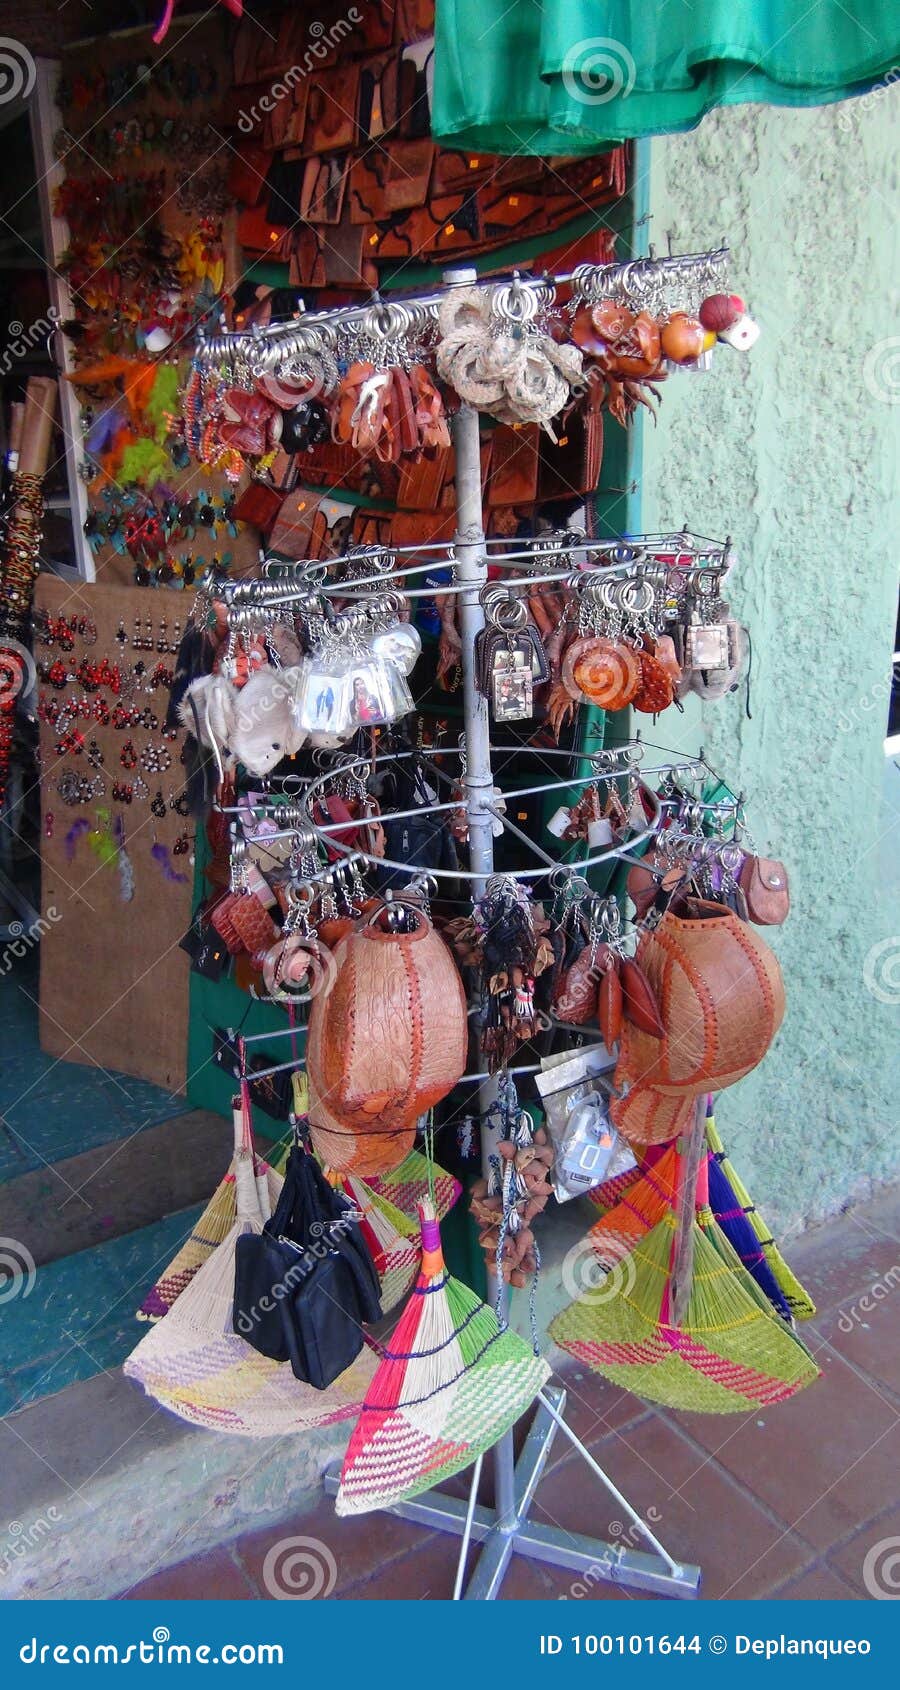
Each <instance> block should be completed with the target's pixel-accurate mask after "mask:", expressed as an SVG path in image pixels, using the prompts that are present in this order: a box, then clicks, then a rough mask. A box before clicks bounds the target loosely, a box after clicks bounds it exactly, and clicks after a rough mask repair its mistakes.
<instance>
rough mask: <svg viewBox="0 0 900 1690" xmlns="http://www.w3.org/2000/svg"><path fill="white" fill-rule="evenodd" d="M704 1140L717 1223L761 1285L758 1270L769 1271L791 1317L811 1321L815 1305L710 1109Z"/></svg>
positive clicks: (712, 1206)
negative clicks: (727, 1148) (731, 1156)
mask: <svg viewBox="0 0 900 1690" xmlns="http://www.w3.org/2000/svg"><path fill="white" fill-rule="evenodd" d="M706 1142H707V1144H708V1146H709V1151H710V1159H709V1196H710V1208H711V1209H712V1212H713V1214H714V1215H715V1217H716V1220H717V1221H718V1223H719V1226H720V1227H721V1228H722V1231H723V1232H724V1233H725V1236H726V1237H727V1238H728V1239H729V1242H730V1243H731V1244H732V1245H733V1246H734V1248H735V1250H736V1251H737V1253H738V1255H739V1256H740V1259H741V1261H742V1262H743V1264H744V1267H745V1268H747V1269H748V1270H749V1272H750V1273H752V1274H753V1276H754V1278H756V1279H757V1280H758V1281H759V1283H760V1284H763V1276H762V1272H761V1270H762V1269H766V1270H768V1272H769V1274H770V1275H771V1277H772V1279H773V1280H774V1282H775V1285H776V1286H777V1288H778V1290H779V1292H780V1293H781V1297H782V1298H783V1300H784V1303H785V1305H786V1307H787V1310H788V1311H789V1313H790V1314H791V1315H793V1317H794V1319H795V1320H810V1319H811V1318H812V1316H813V1315H814V1314H815V1312H816V1305H815V1303H814V1302H813V1300H812V1298H811V1297H810V1295H809V1293H808V1291H806V1290H804V1287H803V1286H802V1285H801V1284H800V1281H799V1279H797V1277H796V1275H795V1274H794V1273H792V1271H791V1269H790V1268H789V1267H788V1264H787V1262H786V1261H785V1259H784V1257H783V1256H782V1254H781V1251H780V1250H779V1249H778V1246H777V1244H776V1243H775V1240H774V1238H773V1237H772V1234H771V1233H770V1231H769V1229H768V1227H767V1226H766V1223H765V1221H764V1220H763V1218H762V1216H761V1215H760V1213H759V1210H758V1209H757V1207H756V1205H755V1203H754V1202H753V1199H752V1198H751V1196H750V1194H749V1192H748V1191H747V1188H746V1186H745V1185H744V1183H743V1181H742V1180H741V1179H740V1177H739V1175H738V1174H737V1173H736V1172H735V1169H734V1167H733V1165H732V1163H731V1162H730V1161H729V1159H728V1156H727V1154H726V1151H725V1146H724V1145H723V1143H722V1140H721V1139H720V1137H719V1134H718V1132H717V1130H716V1123H715V1117H714V1115H713V1113H712V1111H711V1110H709V1111H708V1113H707V1117H706ZM741 1222H743V1227H742V1226H741ZM746 1229H749V1232H748V1230H746ZM773 1300H774V1299H773Z"/></svg>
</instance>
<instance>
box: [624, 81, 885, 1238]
mask: <svg viewBox="0 0 900 1690" xmlns="http://www.w3.org/2000/svg"><path fill="white" fill-rule="evenodd" d="M898 114H900V100H898V97H897V95H896V93H894V94H885V95H884V96H883V97H880V98H878V99H872V100H870V101H869V102H868V104H867V107H866V108H863V107H861V106H860V103H859V102H848V103H847V104H846V105H841V106H831V107H827V108H823V109H820V110H811V111H796V112H791V111H783V110H769V109H766V110H762V109H759V108H756V107H741V108H736V109H735V108H732V109H730V110H727V111H724V112H721V113H716V114H713V115H712V116H711V117H708V118H706V119H705V120H704V122H703V124H702V125H701V126H700V129H699V130H697V131H695V133H694V134H692V135H687V136H683V137H674V138H670V139H666V140H661V141H658V142H654V143H653V146H652V154H651V160H652V162H651V198H650V210H651V224H650V239H651V241H652V242H653V244H654V247H655V249H656V250H657V251H658V252H665V251H666V250H667V245H666V241H667V237H668V236H671V240H672V250H673V251H697V250H700V249H703V248H704V247H708V246H715V245H717V244H718V243H719V241H720V240H721V239H722V237H723V236H724V237H725V238H726V239H727V240H728V242H729V244H730V246H731V249H732V254H733V259H732V269H731V277H732V286H733V287H734V288H735V289H736V290H737V291H739V292H740V293H742V294H744V296H745V297H746V298H747V300H748V302H749V303H750V306H751V309H752V310H753V311H754V313H755V315H756V316H757V317H758V319H759V320H760V321H761V323H762V324H763V328H764V333H763V337H762V338H761V340H760V341H759V342H758V343H757V346H756V348H755V349H754V351H753V352H752V353H751V354H750V355H749V356H747V357H745V356H742V355H739V354H736V353H732V352H731V351H730V350H728V349H726V348H721V349H718V350H717V352H716V354H715V368H714V370H713V371H711V372H710V374H709V375H706V376H682V377H677V378H674V379H673V380H672V381H670V382H669V383H668V384H667V388H666V390H665V398H664V402H663V406H662V414H661V417H660V422H659V426H658V428H657V429H656V430H654V429H653V428H652V426H651V427H649V428H648V429H647V430H646V434H645V471H646V475H645V483H644V486H645V500H644V523H645V526H646V527H647V528H649V529H653V528H655V527H664V526H668V525H669V524H673V523H674V524H680V523H681V522H682V521H683V520H684V519H685V518H687V520H688V523H689V525H690V526H691V527H693V528H694V529H695V530H699V532H701V533H704V534H713V535H720V534H724V533H731V534H732V536H733V537H734V540H735V544H736V547H737V550H738V553H739V556H740V558H741V560H742V567H741V569H740V572H739V579H737V580H736V581H735V583H734V587H733V590H732V591H731V594H730V597H731V602H732V604H733V606H734V608H735V609H736V611H737V613H738V615H740V616H741V617H743V618H744V619H745V620H746V621H747V622H748V623H749V625H750V627H751V630H752V634H753V641H754V655H753V685H752V698H751V706H752V710H753V719H752V721H749V722H748V721H747V720H746V719H745V717H744V715H743V707H742V703H739V702H738V700H737V698H736V697H732V698H729V699H727V700H725V701H724V702H723V703H720V704H718V705H714V704H711V705H707V706H705V708H704V709H703V711H702V714H701V712H700V710H699V709H698V710H697V711H696V713H694V715H693V716H692V718H690V719H688V718H686V719H685V720H684V721H682V722H681V723H680V724H677V723H676V726H675V727H674V729H673V728H672V727H671V726H670V719H669V717H666V718H665V719H664V721H665V730H666V733H665V735H664V734H663V733H662V731H661V730H662V725H663V724H662V723H661V724H660V733H659V736H658V737H660V738H661V739H662V738H665V737H666V735H668V737H669V739H670V740H671V742H672V743H679V744H683V745H686V746H687V745H690V744H696V743H698V740H699V739H702V742H703V744H704V746H705V747H706V750H707V755H708V757H709V758H710V760H711V761H712V762H713V764H714V766H715V767H716V768H717V769H718V770H719V771H720V772H721V773H722V774H723V775H725V776H726V777H730V779H731V781H732V783H737V784H738V785H739V786H740V787H741V788H743V789H744V790H745V791H746V792H747V793H748V794H749V795H750V800H751V802H750V811H749V815H750V822H751V827H752V829H753V832H754V835H755V837H756V840H757V843H758V846H759V848H760V850H761V851H763V852H764V853H768V852H771V854H772V855H774V856H781V857H782V858H783V859H784V860H785V861H786V862H787V864H788V866H789V869H790V874H791V885H792V895H793V908H792V913H791V917H790V919H789V921H788V923H787V924H786V926H785V927H784V928H782V929H781V930H780V931H779V932H777V933H776V934H775V936H774V940H773V943H774V946H775V949H776V950H777V952H778V954H779V957H780V959H781V962H782V966H783V968H784V972H785V977H786V983H787V996H788V1012H787V1016H786V1019H785V1023H784V1026H783V1028H782V1030H781V1033H780V1035H779V1038H778V1041H777V1043H776V1045H775V1046H774V1047H773V1049H772V1050H771V1051H770V1052H769V1055H768V1057H767V1059H766V1061H765V1062H764V1063H763V1065H762V1066H761V1068H759V1069H758V1070H757V1071H756V1073H755V1074H753V1075H751V1076H750V1077H749V1078H748V1079H747V1080H745V1081H744V1082H743V1083H742V1084H741V1085H740V1086H737V1087H734V1088H733V1089H732V1090H731V1091H729V1092H728V1093H727V1094H726V1095H725V1096H724V1097H723V1098H722V1100H721V1104H720V1115H721V1127H722V1130H723V1134H724V1137H725V1142H726V1144H728V1145H729V1148H730V1149H732V1152H733V1154H734V1155H735V1159H736V1161H737V1163H738V1166H739V1167H740V1169H741V1171H742V1172H743V1173H744V1176H745V1178H746V1179H747V1182H748V1184H749V1185H750V1188H751V1191H752V1192H753V1194H754V1196H755V1198H756V1200H757V1202H758V1203H759V1204H760V1207H761V1208H763V1211H764V1213H765V1214H766V1215H767V1218H769V1219H770V1220H771V1221H772V1222H773V1223H777V1224H778V1225H779V1226H780V1227H781V1228H782V1229H783V1230H788V1231H790V1230H795V1229H796V1228H797V1227H799V1226H801V1225H803V1224H804V1223H806V1222H809V1221H811V1220H815V1219H819V1218H821V1217H823V1216H826V1215H828V1214H829V1213H833V1212H834V1211H835V1210H836V1209H838V1208H840V1207H841V1206H842V1205H843V1204H844V1203H846V1202H847V1201H848V1200H851V1199H854V1198H858V1197H861V1196H863V1195H864V1194H865V1193H866V1192H867V1191H868V1190H869V1189H870V1184H871V1183H874V1182H879V1181H884V1180H888V1179H891V1178H897V1177H898V1175H900V1083H898V1082H900V1071H898V1048H900V1026H898V1019H900V903H898V899H897V895H896V888H897V883H898V880H900V875H898V873H897V860H898V849H900V825H898V823H900V778H898V779H897V780H896V781H895V782H894V784H893V785H892V786H891V785H890V784H887V796H885V791H886V782H885V763H884V755H883V737H884V732H885V726H886V717H887V698H886V687H887V680H886V678H887V676H888V673H889V665H890V654H891V649H892V644H893V631H894V617H895V613H896V607H897V561H896V560H897V546H896V533H897V501H896V494H897V482H898V476H897V465H898V444H900V442H898V422H900V404H898V403H897V401H900V333H898V330H900V323H898V320H897V314H896V300H897V278H898V274H900V268H898V248H897V236H896V229H897V220H896V208H897V199H896V157H897V148H898V140H900V125H898ZM892 155H893V156H892ZM891 400H893V401H894V403H893V404H892V403H891V402H890V401H891ZM670 715H671V713H670ZM673 736H674V737H673ZM889 772H890V773H893V772H894V771H889ZM885 941H889V943H888V944H887V945H885V944H884V942H885ZM891 941H892V942H891ZM878 946H882V947H883V948H882V949H881V950H876V949H873V947H878Z"/></svg>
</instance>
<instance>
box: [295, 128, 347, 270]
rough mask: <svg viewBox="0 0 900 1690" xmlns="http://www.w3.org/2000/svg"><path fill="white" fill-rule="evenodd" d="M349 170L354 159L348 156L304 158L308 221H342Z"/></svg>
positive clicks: (304, 207)
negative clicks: (351, 160) (351, 159)
mask: <svg viewBox="0 0 900 1690" xmlns="http://www.w3.org/2000/svg"><path fill="white" fill-rule="evenodd" d="M349 171H350V160H349V158H347V157H346V156H344V157H341V156H340V155H335V154H329V155H327V156H326V157H324V158H322V157H315V158H307V159H304V160H303V179H302V183H301V187H300V216H301V217H302V218H303V219H304V221H305V222H307V223H329V224H334V223H339V222H340V220H341V211H342V210H343V205H344V194H345V192H346V188H347V177H348V175H349ZM326 273H327V265H326Z"/></svg>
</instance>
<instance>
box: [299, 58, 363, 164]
mask: <svg viewBox="0 0 900 1690" xmlns="http://www.w3.org/2000/svg"><path fill="white" fill-rule="evenodd" d="M359 73H360V67H359V64H358V63H353V62H352V61H351V62H350V63H346V64H340V65H336V66H335V67H334V69H333V70H325V71H323V72H322V74H321V76H317V77H316V78H315V81H314V82H313V84H312V87H311V88H310V90H309V102H308V105H307V108H306V133H305V136H304V142H303V144H304V147H305V148H306V151H307V152H309V153H330V152H338V151H341V150H343V149H344V148H346V147H352V146H353V144H354V142H355V140H356V106H357V96H358V91H359Z"/></svg>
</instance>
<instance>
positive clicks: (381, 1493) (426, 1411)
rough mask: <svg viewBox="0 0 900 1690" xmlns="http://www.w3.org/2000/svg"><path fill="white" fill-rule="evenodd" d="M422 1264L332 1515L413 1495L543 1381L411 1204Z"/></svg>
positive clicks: (478, 1447) (422, 1210)
mask: <svg viewBox="0 0 900 1690" xmlns="http://www.w3.org/2000/svg"><path fill="white" fill-rule="evenodd" d="M419 1214H420V1217H421V1227H422V1269H421V1273H420V1274H419V1278H418V1281H417V1284H416V1287H415V1290H414V1291H413V1294H412V1296H411V1298H410V1300H409V1303H408V1304H407V1306H406V1309H405V1310H404V1312H403V1314H402V1316H401V1318H400V1320H399V1321H398V1323H397V1327H396V1330H395V1331H394V1333H393V1336H392V1338H391V1343H390V1349H389V1350H386V1351H385V1352H384V1358H383V1360H382V1361H381V1363H380V1365H379V1367H378V1370H377V1372H376V1374H375V1377H374V1379H373V1380H372V1383H371V1385H370V1387H369V1389H368V1391H367V1392H366V1400H365V1402H364V1403H363V1406H362V1409H361V1411H360V1416H359V1420H358V1421H357V1424H356V1426H355V1427H354V1430H353V1432H352V1434H351V1437H350V1442H349V1445H348V1447H347V1453H346V1456H345V1458H344V1465H343V1468H342V1470H341V1483H340V1489H339V1491H338V1495H337V1503H336V1507H337V1512H338V1513H339V1514H364V1513H367V1512H368V1511H369V1510H370V1509H373V1508H387V1507H390V1505H391V1504H392V1503H394V1502H399V1501H400V1500H401V1499H402V1498H403V1497H409V1496H417V1495H418V1494H419V1492H420V1491H423V1490H428V1489H429V1488H430V1487H431V1486H432V1485H435V1484H438V1483H439V1482H440V1481H441V1480H442V1479H446V1478H449V1477H450V1475H451V1474H452V1473H458V1472H460V1471H461V1470H462V1469H463V1468H464V1467H468V1466H469V1465H470V1464H471V1462H473V1461H475V1460H476V1459H477V1457H478V1456H479V1455H481V1454H482V1453H483V1452H484V1450H486V1449H488V1448H490V1446H491V1444H493V1443H495V1442H496V1441H497V1439H498V1438H499V1437H500V1436H501V1435H502V1434H503V1433H504V1432H505V1431H507V1430H508V1428H509V1427H510V1426H511V1425H512V1424H513V1422H514V1421H515V1420H517V1419H518V1418H519V1416H520V1415H521V1414H524V1412H525V1410H526V1409H527V1408H528V1407H529V1406H530V1404H531V1403H532V1402H533V1401H534V1399H535V1397H536V1395H537V1393H538V1391H539V1390H540V1388H541V1386H542V1385H543V1384H544V1382H545V1381H546V1379H547V1378H548V1377H549V1373H550V1369H549V1367H548V1366H547V1363H546V1362H545V1361H543V1360H542V1359H541V1358H540V1357H539V1356H536V1355H535V1354H534V1353H533V1351H532V1350H530V1349H529V1347H528V1345H527V1344H526V1343H525V1341H524V1339H522V1338H520V1337H519V1336H518V1334H517V1333H515V1332H512V1331H510V1330H509V1328H508V1327H506V1328H503V1327H501V1326H500V1325H499V1323H498V1321H497V1317H496V1315H495V1314H494V1312H493V1310H492V1309H489V1308H488V1307H487V1305H486V1304H485V1303H482V1302H481V1300H480V1298H479V1297H477V1296H476V1295H475V1293H474V1291H470V1290H469V1288H468V1286H466V1285H462V1284H461V1283H460V1281H459V1280H457V1279H452V1278H451V1277H450V1275H449V1274H448V1273H447V1270H446V1268H445V1266H444V1258H443V1255H442V1253H441V1235H440V1229H439V1227H438V1223H437V1220H436V1218H435V1210H434V1205H433V1203H432V1202H431V1201H430V1199H428V1198H425V1199H424V1200H423V1201H422V1202H421V1203H420V1205H419Z"/></svg>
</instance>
